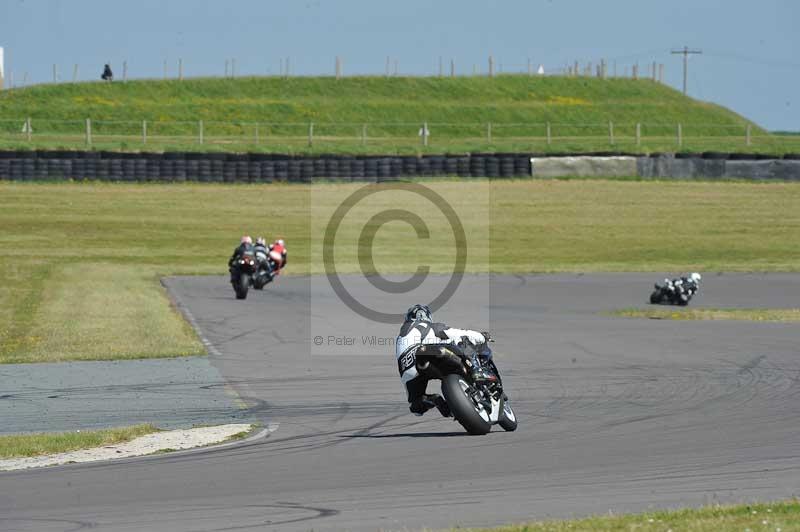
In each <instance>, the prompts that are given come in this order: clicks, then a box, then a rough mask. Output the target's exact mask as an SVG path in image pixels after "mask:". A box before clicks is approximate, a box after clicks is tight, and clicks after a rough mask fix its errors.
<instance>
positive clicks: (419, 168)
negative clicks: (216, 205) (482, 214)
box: [0, 151, 531, 183]
mask: <svg viewBox="0 0 800 532" xmlns="http://www.w3.org/2000/svg"><path fill="white" fill-rule="evenodd" d="M530 175H531V166H530V156H529V155H527V154H480V153H475V154H466V155H464V154H459V155H425V156H421V157H417V156H339V155H319V156H287V155H278V154H224V153H182V152H167V153H114V152H64V151H46V152H45V151H40V152H24V151H16V152H14V151H8V152H0V179H7V180H14V181H59V180H102V181H120V182H132V183H133V182H170V183H171V182H183V181H199V182H209V183H271V182H291V183H308V182H311V181H312V180H337V181H338V180H343V181H372V182H374V181H377V180H383V179H395V178H402V177H418V176H423V177H435V176H460V177H492V178H500V177H526V176H530Z"/></svg>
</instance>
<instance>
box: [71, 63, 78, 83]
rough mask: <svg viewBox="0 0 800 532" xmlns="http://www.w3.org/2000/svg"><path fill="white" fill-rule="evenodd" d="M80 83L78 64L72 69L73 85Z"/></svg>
mask: <svg viewBox="0 0 800 532" xmlns="http://www.w3.org/2000/svg"><path fill="white" fill-rule="evenodd" d="M76 81H78V63H75V66H74V67H72V83H75V82H76Z"/></svg>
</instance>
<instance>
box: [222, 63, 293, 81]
mask: <svg viewBox="0 0 800 532" xmlns="http://www.w3.org/2000/svg"><path fill="white" fill-rule="evenodd" d="M281 74H283V59H281ZM225 77H226V78H227V77H228V59H226V60H225Z"/></svg>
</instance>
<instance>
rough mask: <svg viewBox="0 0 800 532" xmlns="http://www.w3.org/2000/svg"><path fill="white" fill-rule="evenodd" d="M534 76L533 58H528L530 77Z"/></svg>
mask: <svg viewBox="0 0 800 532" xmlns="http://www.w3.org/2000/svg"><path fill="white" fill-rule="evenodd" d="M530 76H533V66H531V58H530V57H529V58H528V77H530Z"/></svg>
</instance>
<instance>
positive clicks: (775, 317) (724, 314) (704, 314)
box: [609, 308, 800, 322]
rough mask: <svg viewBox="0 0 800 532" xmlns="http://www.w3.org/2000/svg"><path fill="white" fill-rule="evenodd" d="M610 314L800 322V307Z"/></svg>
mask: <svg viewBox="0 0 800 532" xmlns="http://www.w3.org/2000/svg"><path fill="white" fill-rule="evenodd" d="M609 314H611V315H613V316H623V317H625V318H648V319H652V320H712V321H723V320H739V321H777V322H800V309H796V308H787V309H766V308H763V309H762V308H741V309H740V308H734V309H712V308H698V309H694V308H684V309H669V310H667V309H637V308H630V309H622V310H617V311H614V312H610V313H609Z"/></svg>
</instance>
